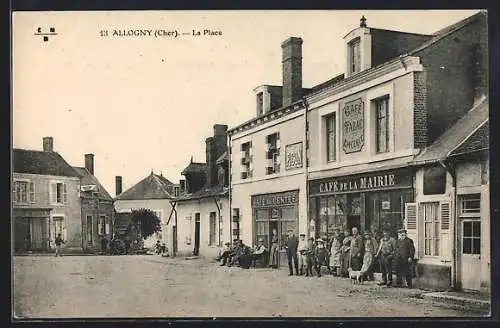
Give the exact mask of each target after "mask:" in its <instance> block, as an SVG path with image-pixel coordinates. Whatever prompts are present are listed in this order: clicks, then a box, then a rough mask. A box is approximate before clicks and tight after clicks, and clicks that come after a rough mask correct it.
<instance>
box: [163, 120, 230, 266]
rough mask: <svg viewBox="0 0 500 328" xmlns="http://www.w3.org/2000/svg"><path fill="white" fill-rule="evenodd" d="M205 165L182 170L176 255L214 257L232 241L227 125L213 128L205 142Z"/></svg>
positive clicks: (176, 209) (176, 211)
mask: <svg viewBox="0 0 500 328" xmlns="http://www.w3.org/2000/svg"><path fill="white" fill-rule="evenodd" d="M205 142H206V163H193V162H192V161H191V163H190V164H189V165H188V166H187V167H186V168H185V169H184V170H183V172H182V175H184V176H185V180H181V194H180V195H179V197H177V198H176V200H175V203H174V208H173V216H174V217H173V219H171V220H173V221H174V222H173V225H174V226H175V227H176V232H177V239H176V240H177V246H176V254H179V255H194V256H202V257H206V258H215V257H216V256H217V255H218V253H219V250H220V247H221V246H222V245H223V243H224V242H228V241H230V230H229V229H230V211H229V157H228V151H227V126H226V125H221V124H216V125H214V135H213V137H210V138H207V139H206V141H205Z"/></svg>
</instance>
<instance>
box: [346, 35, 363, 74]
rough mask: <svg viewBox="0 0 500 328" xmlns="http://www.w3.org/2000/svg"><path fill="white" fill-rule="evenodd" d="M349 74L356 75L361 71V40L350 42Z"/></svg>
mask: <svg viewBox="0 0 500 328" xmlns="http://www.w3.org/2000/svg"><path fill="white" fill-rule="evenodd" d="M349 65H350V67H349V72H350V73H351V74H355V73H357V72H359V71H360V70H361V52H360V39H359V38H357V39H355V40H353V41H351V42H349Z"/></svg>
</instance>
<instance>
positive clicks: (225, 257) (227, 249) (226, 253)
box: [219, 242, 231, 266]
mask: <svg viewBox="0 0 500 328" xmlns="http://www.w3.org/2000/svg"><path fill="white" fill-rule="evenodd" d="M230 257H231V243H230V242H227V243H225V244H224V246H223V247H222V250H221V254H220V257H219V260H220V261H221V266H224V265H226V263H227V262H228V261H229V260H230Z"/></svg>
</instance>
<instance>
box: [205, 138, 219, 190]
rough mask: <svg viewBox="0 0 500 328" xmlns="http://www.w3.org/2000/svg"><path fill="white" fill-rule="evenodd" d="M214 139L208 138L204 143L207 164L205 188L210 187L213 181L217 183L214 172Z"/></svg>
mask: <svg viewBox="0 0 500 328" xmlns="http://www.w3.org/2000/svg"><path fill="white" fill-rule="evenodd" d="M214 141H215V138H213V137H210V138H207V139H206V140H205V143H206V162H207V186H208V187H212V186H213V184H214V183H215V181H217V176H216V172H215V161H216V160H217V158H215V156H214V155H215V149H214V146H215V142H214Z"/></svg>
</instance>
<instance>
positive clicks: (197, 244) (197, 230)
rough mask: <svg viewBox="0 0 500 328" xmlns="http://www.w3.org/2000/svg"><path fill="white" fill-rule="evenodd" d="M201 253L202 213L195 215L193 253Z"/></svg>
mask: <svg viewBox="0 0 500 328" xmlns="http://www.w3.org/2000/svg"><path fill="white" fill-rule="evenodd" d="M199 254H200V213H196V214H195V215H194V250H193V255H194V256H198V255H199Z"/></svg>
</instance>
